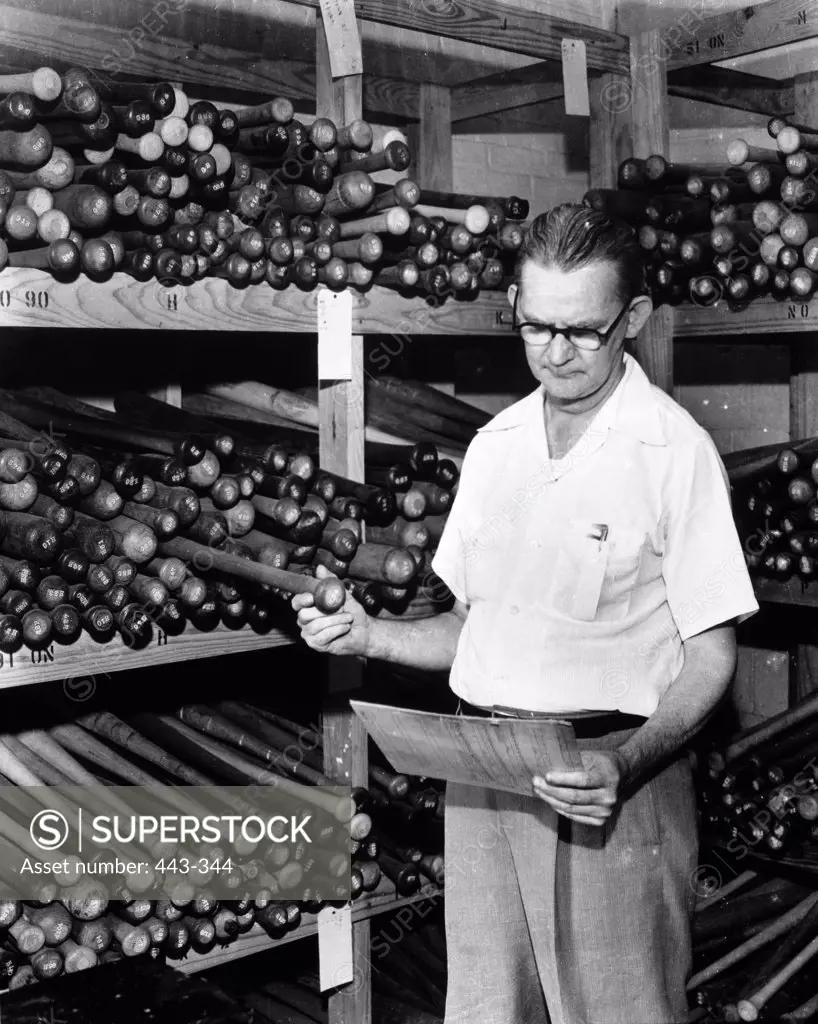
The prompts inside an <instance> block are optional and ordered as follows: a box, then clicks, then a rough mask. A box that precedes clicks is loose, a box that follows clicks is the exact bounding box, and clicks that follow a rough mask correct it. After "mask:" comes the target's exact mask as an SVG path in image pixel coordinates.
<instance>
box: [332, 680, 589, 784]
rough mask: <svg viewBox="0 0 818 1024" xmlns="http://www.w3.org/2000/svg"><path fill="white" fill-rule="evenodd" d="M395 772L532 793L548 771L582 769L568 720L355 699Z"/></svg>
mask: <svg viewBox="0 0 818 1024" xmlns="http://www.w3.org/2000/svg"><path fill="white" fill-rule="evenodd" d="M350 704H351V706H352V710H353V711H354V712H355V714H356V715H358V717H359V718H360V719H361V720H362V721H363V723H364V725H365V726H366V729H367V732H368V733H369V735H370V736H371V737H372V739H373V740H374V741H375V742H376V743H377V745H378V746H379V747H380V749H381V751H382V752H383V754H384V755H385V757H386V759H387V760H388V761H389V763H390V764H391V765H392V767H393V768H394V769H395V771H396V772H402V773H404V774H406V775H428V776H430V777H432V778H435V779H445V780H446V781H447V782H462V783H465V784H466V785H470V786H485V787H486V788H488V789H500V790H503V791H504V792H506V793H522V794H526V795H531V779H532V778H533V776H535V775H542V774H543V773H544V772H545V771H547V770H549V769H552V768H555V769H565V770H571V769H578V768H582V759H581V757H580V754H579V748H578V746H577V740H576V735H575V733H574V727H573V726H572V725H571V723H570V722H567V721H565V720H563V719H558V718H554V719H535V720H529V719H519V718H472V717H470V716H468V715H440V714H434V713H431V712H428V711H412V710H407V709H405V708H393V707H389V706H387V705H384V704H369V703H367V702H365V701H360V700H353V701H350Z"/></svg>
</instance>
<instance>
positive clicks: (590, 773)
mask: <svg viewBox="0 0 818 1024" xmlns="http://www.w3.org/2000/svg"><path fill="white" fill-rule="evenodd" d="M581 756H582V764H583V769H582V771H568V772H546V774H545V778H542V777H541V776H539V775H537V776H535V777H534V779H533V780H532V781H533V784H534V792H535V794H536V795H537V796H538V797H539V798H540V799H541V800H544V801H545V802H546V803H547V804H548V805H549V806H551V807H553V808H554V810H555V811H557V813H558V814H562V815H564V816H565V817H566V818H570V819H571V821H576V822H579V823H580V824H582V825H596V826H598V827H599V826H602V825H604V824H605V822H606V821H607V820H608V818H609V817H610V816H611V814H613V811H614V808H615V807H616V804H617V802H618V800H619V798H620V791H621V787H622V784H623V777H624V774H625V763H624V759H623V758H622V757H621V755H619V754H617V753H616V752H615V751H608V750H606V751H601V750H591V751H588V750H583V751H582V752H581Z"/></svg>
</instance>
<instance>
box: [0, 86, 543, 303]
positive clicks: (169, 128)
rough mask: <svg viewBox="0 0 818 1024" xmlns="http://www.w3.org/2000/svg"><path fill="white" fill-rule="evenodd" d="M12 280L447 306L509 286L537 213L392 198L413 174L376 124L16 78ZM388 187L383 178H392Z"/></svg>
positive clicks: (454, 197)
mask: <svg viewBox="0 0 818 1024" xmlns="http://www.w3.org/2000/svg"><path fill="white" fill-rule="evenodd" d="M0 96H2V97H3V98H2V100H0V215H1V216H0V222H2V232H1V234H2V238H0V243H2V244H0V269H2V267H4V266H18V267H19V266H24V267H38V268H42V269H46V270H49V271H51V273H52V274H54V275H55V276H58V277H60V278H68V279H71V278H73V277H75V276H76V275H77V274H78V273H80V272H81V273H84V274H86V275H88V276H89V277H91V278H93V279H94V280H104V279H106V278H108V277H110V276H111V274H113V273H114V272H117V271H119V272H122V273H125V274H128V275H130V276H131V277H134V278H136V279H138V280H149V279H151V278H157V279H159V280H160V281H162V282H163V283H165V284H171V283H175V282H190V281H193V280H197V279H200V278H204V277H224V278H227V280H228V281H230V282H231V283H232V284H233V285H235V286H236V287H244V286H246V285H249V284H259V283H261V282H265V281H266V282H267V284H268V285H269V286H270V287H271V288H274V289H276V290H281V289H284V288H286V287H288V286H291V285H292V286H296V287H299V288H301V289H306V290H310V289H313V288H315V287H316V286H317V285H318V284H324V285H326V286H327V287H329V288H333V289H336V290H340V289H343V288H345V287H347V286H348V285H350V286H354V287H358V288H366V287H368V286H370V285H371V284H373V283H374V284H378V285H382V286H385V287H388V288H398V289H407V290H409V291H417V292H420V293H422V294H428V295H434V296H436V297H438V298H442V297H445V296H448V295H460V296H473V295H475V294H477V293H478V292H479V291H480V290H481V289H494V288H499V287H501V286H502V284H503V281H504V279H505V278H506V277H507V276H508V274H509V273H510V271H511V269H512V266H513V262H514V258H515V253H516V250H517V249H518V248H519V246H520V245H521V243H522V229H521V227H520V224H519V221H521V220H524V219H525V218H526V217H527V216H528V203H527V202H526V201H524V200H522V199H519V198H517V197H515V196H511V197H508V198H497V197H491V196H475V195H463V194H458V193H449V192H438V191H432V190H429V189H422V188H420V187H418V185H417V184H416V183H415V182H414V181H412V180H411V179H409V178H401V179H399V180H397V182H396V183H394V184H391V183H389V184H387V183H384V182H381V183H379V182H378V180H377V178H378V175H379V174H381V172H391V174H390V177H392V176H393V175H394V172H398V173H402V172H404V171H406V170H407V169H408V168H409V166H410V162H411V154H410V151H409V148H408V146H407V144H406V140H405V138H404V137H403V135H402V134H401V133H400V132H397V131H388V132H387V133H386V134H385V135H384V136H383V138H382V139H381V140H380V143H379V148H376V147H375V134H376V133H374V132H373V129H372V126H371V125H370V124H368V123H367V122H366V121H362V120H357V121H354V122H352V123H351V124H348V125H335V124H334V123H333V122H332V121H330V120H329V119H327V118H323V117H319V118H316V119H315V120H314V121H313V122H312V123H311V124H309V125H308V124H306V123H304V122H302V121H299V120H297V119H296V118H295V116H294V110H293V105H292V103H291V102H290V101H289V100H287V99H283V98H274V99H271V100H269V101H267V102H265V103H262V104H259V105H257V106H253V107H245V108H242V109H237V110H230V109H219V108H217V107H216V106H215V105H214V104H213V103H211V102H209V101H203V100H200V101H197V102H191V101H190V100H189V98H188V97H187V96H186V95H185V93H184V92H183V91H182V90H180V89H178V88H174V87H173V86H171V85H170V84H169V83H167V82H145V83H124V82H120V81H114V80H113V79H110V78H105V77H101V76H100V75H97V74H96V73H92V72H89V71H86V70H84V69H82V68H71V69H69V70H68V71H66V72H65V73H64V74H62V75H59V74H57V73H56V72H55V71H53V70H52V69H50V68H45V67H44V68H40V69H38V70H37V71H35V72H32V73H30V74H24V75H0ZM381 176H383V175H381Z"/></svg>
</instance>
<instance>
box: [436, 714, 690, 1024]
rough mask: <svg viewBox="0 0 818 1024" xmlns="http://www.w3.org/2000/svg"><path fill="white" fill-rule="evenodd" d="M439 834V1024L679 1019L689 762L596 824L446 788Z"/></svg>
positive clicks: (686, 929)
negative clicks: (442, 1005)
mask: <svg viewBox="0 0 818 1024" xmlns="http://www.w3.org/2000/svg"><path fill="white" fill-rule="evenodd" d="M629 735H631V732H630V731H628V732H620V733H611V734H609V735H608V736H605V737H603V738H602V739H593V740H590V739H589V740H580V741H579V745H580V748H581V749H597V750H601V749H606V748H608V749H610V748H611V747H614V746H618V745H619V744H620V743H621V742H623V741H624V739H626V738H627V736H629ZM445 829H446V849H445V855H446V889H445V892H446V897H445V910H446V943H447V953H448V978H449V980H448V992H447V998H446V1017H445V1024H683V1022H685V1021H686V1020H687V1002H686V998H685V985H686V982H687V979H688V977H689V973H690V968H691V945H690V917H691V914H692V911H693V905H694V903H695V899H696V896H695V888H694V884H693V881H694V872H695V870H696V858H697V853H698V838H697V823H696V801H695V793H694V790H693V782H692V777H691V771H690V764H689V761H688V758H687V757H686V756H685V757H683V758H681V759H680V760H678V761H676V762H675V763H674V764H672V765H670V766H669V767H668V768H665V769H664V770H663V771H662V772H661V773H659V774H658V775H656V776H654V778H652V779H651V780H650V781H648V782H647V783H645V784H644V785H643V786H642V787H641V788H640V789H639V790H637V791H636V792H635V793H634V794H633V795H632V796H631V797H630V798H629V799H627V800H626V801H624V802H623V804H622V805H621V807H620V808H619V809H618V811H617V813H616V815H615V816H614V817H612V819H611V820H610V821H609V823H608V824H606V825H605V826H604V827H602V828H598V827H594V826H590V825H578V824H576V823H574V822H569V821H568V819H566V818H563V817H561V816H560V815H557V814H556V812H554V811H552V810H551V808H550V807H549V806H548V805H547V804H545V803H544V802H543V801H542V800H540V799H539V798H537V797H527V796H517V795H514V794H510V793H500V792H497V791H492V790H487V789H480V788H477V787H474V786H463V785H459V784H456V783H450V784H449V786H448V789H447V793H446V820H445Z"/></svg>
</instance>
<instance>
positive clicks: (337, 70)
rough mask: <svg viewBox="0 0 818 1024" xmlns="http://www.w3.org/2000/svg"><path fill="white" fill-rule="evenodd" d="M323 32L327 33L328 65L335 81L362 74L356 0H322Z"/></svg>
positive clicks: (362, 66)
mask: <svg viewBox="0 0 818 1024" xmlns="http://www.w3.org/2000/svg"><path fill="white" fill-rule="evenodd" d="M321 14H322V15H323V17H324V31H325V32H326V34H327V49H328V50H329V66H330V70H331V71H332V77H333V78H343V76H344V75H360V74H361V73H362V72H363V69H364V65H363V60H362V59H361V36H360V33H359V32H358V21H357V19H356V17H355V0H321Z"/></svg>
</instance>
